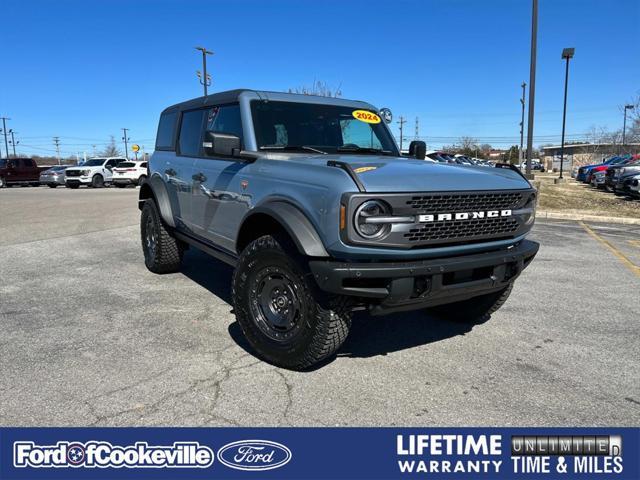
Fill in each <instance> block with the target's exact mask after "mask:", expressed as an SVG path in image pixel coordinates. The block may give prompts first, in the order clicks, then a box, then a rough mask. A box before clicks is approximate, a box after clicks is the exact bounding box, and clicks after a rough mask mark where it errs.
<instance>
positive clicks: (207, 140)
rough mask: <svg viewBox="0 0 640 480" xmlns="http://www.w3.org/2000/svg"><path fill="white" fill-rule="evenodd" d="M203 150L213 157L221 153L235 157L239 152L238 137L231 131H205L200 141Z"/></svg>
mask: <svg viewBox="0 0 640 480" xmlns="http://www.w3.org/2000/svg"><path fill="white" fill-rule="evenodd" d="M202 147H203V148H204V152H205V153H206V154H207V155H208V156H210V157H215V156H218V155H223V156H226V157H237V156H238V155H239V154H240V150H241V148H242V147H241V145H240V137H238V136H237V135H233V134H231V133H222V132H211V131H207V132H205V135H204V142H202Z"/></svg>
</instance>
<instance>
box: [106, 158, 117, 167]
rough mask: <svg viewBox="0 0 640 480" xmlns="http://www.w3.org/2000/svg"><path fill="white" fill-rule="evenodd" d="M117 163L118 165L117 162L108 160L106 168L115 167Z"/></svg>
mask: <svg viewBox="0 0 640 480" xmlns="http://www.w3.org/2000/svg"><path fill="white" fill-rule="evenodd" d="M116 163H118V161H117V160H113V159H112V160H107V164H106V165H105V167H115V166H116Z"/></svg>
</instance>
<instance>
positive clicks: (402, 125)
mask: <svg viewBox="0 0 640 480" xmlns="http://www.w3.org/2000/svg"><path fill="white" fill-rule="evenodd" d="M405 123H407V121H406V120H405V118H404V117H403V116H400V120H398V124H400V155H402V129H403V127H404V124H405Z"/></svg>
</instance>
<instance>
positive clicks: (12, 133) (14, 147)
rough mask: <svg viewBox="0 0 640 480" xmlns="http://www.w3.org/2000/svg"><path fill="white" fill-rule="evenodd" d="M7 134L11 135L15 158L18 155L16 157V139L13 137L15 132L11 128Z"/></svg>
mask: <svg viewBox="0 0 640 480" xmlns="http://www.w3.org/2000/svg"><path fill="white" fill-rule="evenodd" d="M9 133H10V134H11V146H12V147H13V158H17V157H18V155H16V137H15V136H14V134H15V133H17V132H14V131H13V128H10V129H9ZM18 143H20V142H18Z"/></svg>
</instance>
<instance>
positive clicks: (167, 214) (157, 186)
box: [138, 174, 176, 227]
mask: <svg viewBox="0 0 640 480" xmlns="http://www.w3.org/2000/svg"><path fill="white" fill-rule="evenodd" d="M149 198H153V199H154V200H155V201H156V205H157V206H158V210H160V216H161V217H162V220H163V221H164V223H166V224H167V225H169V226H170V227H175V226H176V224H175V222H174V221H173V213H172V211H171V202H170V201H169V194H168V192H167V187H166V186H165V184H164V180H162V178H161V177H160V176H159V175H157V174H156V175H152V176H151V178H148V179H147V181H146V182H145V183H144V184H143V185H142V186H141V187H140V194H139V196H138V208H140V209H141V210H142V207H143V205H144V202H145V201H146V200H147V199H149Z"/></svg>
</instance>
